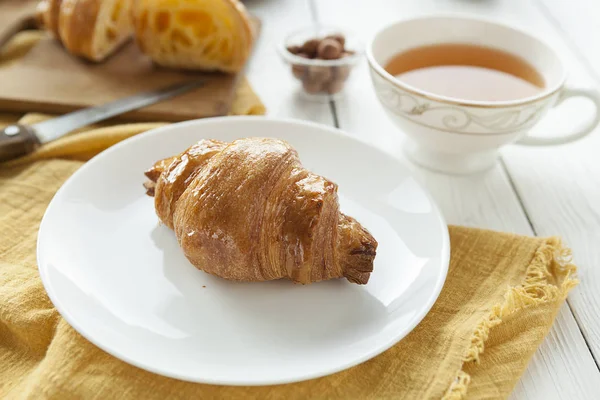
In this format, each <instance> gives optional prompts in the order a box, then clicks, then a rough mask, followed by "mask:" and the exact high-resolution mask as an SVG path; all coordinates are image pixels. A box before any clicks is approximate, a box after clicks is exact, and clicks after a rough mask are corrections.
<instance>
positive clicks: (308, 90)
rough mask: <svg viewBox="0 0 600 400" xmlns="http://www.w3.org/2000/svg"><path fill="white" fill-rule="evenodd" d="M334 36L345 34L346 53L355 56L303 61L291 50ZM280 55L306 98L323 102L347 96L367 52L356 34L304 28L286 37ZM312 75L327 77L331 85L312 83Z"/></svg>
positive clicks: (337, 29)
mask: <svg viewBox="0 0 600 400" xmlns="http://www.w3.org/2000/svg"><path fill="white" fill-rule="evenodd" d="M334 34H341V35H343V36H344V37H345V39H346V45H345V49H346V50H350V51H352V52H353V54H352V55H350V56H346V57H342V58H338V59H335V60H322V59H314V58H313V59H310V58H303V57H300V56H298V55H295V54H293V53H290V52H289V51H288V47H290V46H301V45H302V44H303V43H304V42H305V41H307V40H309V39H314V38H324V37H326V36H329V35H334ZM278 52H279V54H280V55H281V58H282V59H283V60H284V61H285V63H286V64H288V65H289V66H290V72H291V74H292V77H293V78H294V79H296V80H297V81H298V82H299V83H300V85H299V88H300V89H301V91H302V93H303V95H304V97H306V98H308V99H310V100H314V101H319V102H322V101H329V100H333V99H336V98H339V97H341V96H342V95H343V93H344V89H345V87H346V85H347V83H348V79H349V78H350V76H351V73H352V69H353V68H354V66H355V65H356V63H357V62H358V61H359V60H360V59H361V57H362V56H363V53H364V49H363V45H362V43H361V42H360V40H359V39H358V38H357V37H356V35H355V34H353V33H352V32H350V31H348V30H346V29H342V28H336V27H332V26H322V25H319V26H310V27H306V28H302V29H299V30H296V31H294V32H292V33H290V34H289V35H287V36H285V37H284V39H283V40H282V41H281V42H280V43H279V44H278ZM311 72H314V73H316V74H317V75H320V76H326V77H327V78H328V81H326V82H323V83H322V84H321V82H318V81H315V80H313V79H310V76H311ZM332 81H333V84H332V85H329V84H328V83H330V82H332ZM315 84H316V85H315Z"/></svg>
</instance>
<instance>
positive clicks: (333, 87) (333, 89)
mask: <svg viewBox="0 0 600 400" xmlns="http://www.w3.org/2000/svg"><path fill="white" fill-rule="evenodd" d="M343 88H344V81H341V80H339V79H333V80H331V81H330V82H329V83H328V84H327V86H325V90H326V91H327V93H329V94H336V93H339V92H341V91H342V89H343Z"/></svg>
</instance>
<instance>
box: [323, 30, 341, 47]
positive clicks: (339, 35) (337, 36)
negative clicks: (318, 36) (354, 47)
mask: <svg viewBox="0 0 600 400" xmlns="http://www.w3.org/2000/svg"><path fill="white" fill-rule="evenodd" d="M325 39H333V40H335V41H337V42H338V43H339V44H340V46H342V49H343V48H344V46H345V45H346V38H345V37H344V35H342V34H341V33H336V34H334V35H329V36H327V37H325Z"/></svg>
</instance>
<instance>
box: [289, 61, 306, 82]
mask: <svg viewBox="0 0 600 400" xmlns="http://www.w3.org/2000/svg"><path fill="white" fill-rule="evenodd" d="M292 75H294V77H296V78H297V79H303V78H304V76H305V75H306V66H304V65H299V64H293V65H292Z"/></svg>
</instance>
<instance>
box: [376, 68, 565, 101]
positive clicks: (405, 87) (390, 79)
mask: <svg viewBox="0 0 600 400" xmlns="http://www.w3.org/2000/svg"><path fill="white" fill-rule="evenodd" d="M367 61H368V62H369V66H370V67H371V70H372V71H373V72H375V73H376V74H377V75H379V76H380V77H382V78H383V79H385V80H386V81H388V82H389V83H391V84H392V85H393V86H395V87H397V88H398V89H402V90H404V91H406V92H409V93H412V94H414V95H417V96H421V97H424V98H426V99H427V100H430V101H435V102H438V103H444V104H451V105H455V106H462V107H474V108H503V107H515V106H520V105H525V104H531V103H535V102H537V101H540V100H545V99H547V98H549V97H551V96H553V95H554V94H556V93H557V92H558V91H560V90H561V89H562V88H563V86H564V84H561V85H560V86H557V87H556V88H555V89H554V90H552V91H551V92H549V93H547V94H545V95H543V96H541V97H535V98H533V99H529V100H523V101H519V100H514V104H513V103H512V102H511V103H500V102H498V104H478V103H469V102H463V101H460V100H449V99H444V98H441V97H438V96H435V95H429V94H427V93H426V92H422V91H419V90H416V89H413V88H412V87H410V86H408V85H405V84H399V83H398V79H397V78H394V77H393V76H391V75H390V74H389V73H388V72H387V71H386V74H387V75H386V74H383V73H381V72H380V71H379V70H378V69H377V68H376V67H379V68H381V69H384V68H383V67H382V66H381V65H380V64H379V63H377V62H376V61H372V60H371V58H370V57H368V58H367ZM373 64H375V65H373Z"/></svg>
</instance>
